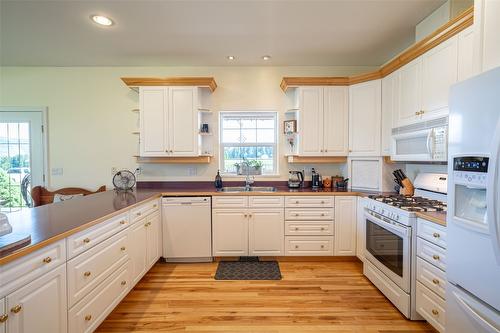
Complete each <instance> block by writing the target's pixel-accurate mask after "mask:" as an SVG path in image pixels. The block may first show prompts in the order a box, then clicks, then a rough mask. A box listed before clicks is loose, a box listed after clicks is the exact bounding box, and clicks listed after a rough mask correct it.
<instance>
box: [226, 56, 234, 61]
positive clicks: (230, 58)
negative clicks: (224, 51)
mask: <svg viewBox="0 0 500 333" xmlns="http://www.w3.org/2000/svg"><path fill="white" fill-rule="evenodd" d="M226 58H227V60H235V59H236V57H235V56H231V55H230V56H227V57H226Z"/></svg>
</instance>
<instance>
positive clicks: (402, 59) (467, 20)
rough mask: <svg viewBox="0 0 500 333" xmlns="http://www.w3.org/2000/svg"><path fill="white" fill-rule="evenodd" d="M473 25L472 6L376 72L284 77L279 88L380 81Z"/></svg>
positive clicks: (346, 84)
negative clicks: (337, 75)
mask: <svg viewBox="0 0 500 333" xmlns="http://www.w3.org/2000/svg"><path fill="white" fill-rule="evenodd" d="M473 23H474V6H471V7H470V8H468V9H466V10H465V11H464V12H463V13H461V14H460V15H458V16H457V17H455V18H453V19H452V20H450V21H449V22H447V23H446V24H444V25H442V26H441V27H440V28H439V29H437V30H436V31H434V32H433V33H432V34H430V35H429V36H427V37H426V38H424V39H422V40H421V41H419V42H418V43H415V44H414V45H412V46H410V47H409V48H408V49H406V50H405V51H403V52H402V53H400V54H399V55H397V56H396V57H394V58H393V59H391V60H390V61H388V62H387V63H386V64H384V65H382V66H381V67H380V68H379V69H378V70H375V71H372V72H368V73H364V74H358V75H353V76H349V77H346V76H339V77H284V78H283V80H281V84H280V87H281V89H282V90H283V91H286V90H287V89H288V88H291V87H297V86H349V85H352V84H356V83H362V82H367V81H372V80H376V79H381V78H383V77H385V76H387V75H389V74H391V73H392V72H394V71H396V70H398V69H399V68H401V67H402V66H404V65H406V64H407V63H409V62H411V61H412V60H414V59H416V58H418V57H419V56H421V55H422V54H424V53H425V52H427V51H429V50H430V49H432V48H434V47H436V46H437V45H439V44H441V43H443V42H444V41H446V40H448V39H450V38H451V37H453V36H455V35H456V34H458V33H459V32H460V31H462V30H464V29H466V28H468V27H470V26H471V25H472V24H473Z"/></svg>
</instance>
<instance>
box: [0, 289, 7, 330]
mask: <svg viewBox="0 0 500 333" xmlns="http://www.w3.org/2000/svg"><path fill="white" fill-rule="evenodd" d="M8 319H9V314H8V313H7V311H6V310H5V298H0V333H5V322H6V321H7V320H8Z"/></svg>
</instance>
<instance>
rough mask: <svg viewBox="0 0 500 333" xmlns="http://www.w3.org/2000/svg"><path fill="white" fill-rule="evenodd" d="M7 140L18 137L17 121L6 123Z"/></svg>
mask: <svg viewBox="0 0 500 333" xmlns="http://www.w3.org/2000/svg"><path fill="white" fill-rule="evenodd" d="M8 132H9V141H10V142H13V141H17V140H18V139H19V125H18V123H9V124H8Z"/></svg>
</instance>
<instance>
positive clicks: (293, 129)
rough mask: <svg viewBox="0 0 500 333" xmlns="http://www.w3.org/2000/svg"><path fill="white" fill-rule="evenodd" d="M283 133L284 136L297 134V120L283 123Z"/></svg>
mask: <svg viewBox="0 0 500 333" xmlns="http://www.w3.org/2000/svg"><path fill="white" fill-rule="evenodd" d="M283 131H284V133H285V134H290V133H297V120H285V121H283Z"/></svg>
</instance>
